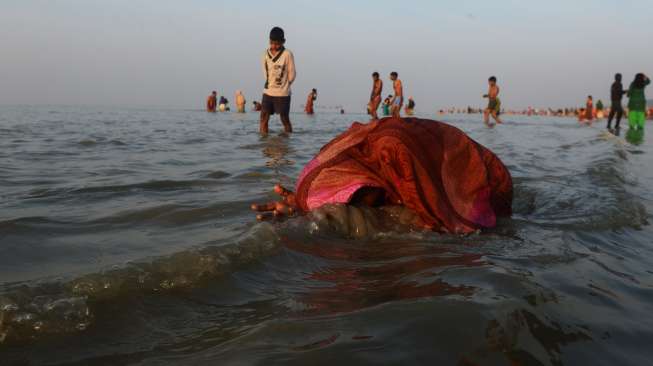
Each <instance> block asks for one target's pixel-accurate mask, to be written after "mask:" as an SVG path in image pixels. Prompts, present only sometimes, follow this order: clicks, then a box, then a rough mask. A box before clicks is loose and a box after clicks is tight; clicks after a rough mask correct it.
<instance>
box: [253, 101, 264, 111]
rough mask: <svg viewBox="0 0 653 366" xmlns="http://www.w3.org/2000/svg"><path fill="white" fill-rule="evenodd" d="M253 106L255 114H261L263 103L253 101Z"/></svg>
mask: <svg viewBox="0 0 653 366" xmlns="http://www.w3.org/2000/svg"><path fill="white" fill-rule="evenodd" d="M252 104H253V105H254V109H253V111H254V112H260V111H261V109H262V106H261V103H259V102H257V101H253V102H252Z"/></svg>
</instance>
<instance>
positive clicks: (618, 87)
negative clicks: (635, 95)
mask: <svg viewBox="0 0 653 366" xmlns="http://www.w3.org/2000/svg"><path fill="white" fill-rule="evenodd" d="M624 94H626V92H625V91H624V86H623V85H622V84H621V74H616V75H615V76H614V83H612V87H611V88H610V100H611V101H612V104H610V114H609V115H608V126H607V127H608V130H611V129H612V119H613V118H614V117H615V115H616V116H617V120H616V122H615V125H614V128H615V129H617V130H618V129H619V124H620V123H621V117H623V115H624V107H623V105H622V104H621V100H622V99H623V97H624Z"/></svg>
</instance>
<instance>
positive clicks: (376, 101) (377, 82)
mask: <svg viewBox="0 0 653 366" xmlns="http://www.w3.org/2000/svg"><path fill="white" fill-rule="evenodd" d="M372 80H373V82H372V94H371V95H370V102H369V103H368V104H367V113H368V114H369V115H370V116H372V121H374V120H377V119H379V116H378V114H377V113H376V111H377V110H378V109H379V105H380V104H381V93H382V92H383V81H381V78H379V73H378V72H376V71H375V72H374V73H373V74H372Z"/></svg>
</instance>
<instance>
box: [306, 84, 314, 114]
mask: <svg viewBox="0 0 653 366" xmlns="http://www.w3.org/2000/svg"><path fill="white" fill-rule="evenodd" d="M316 99H317V89H313V90H311V92H310V93H308V98H307V99H306V107H305V108H304V112H306V114H313V113H315V111H314V110H313V103H314V102H315V100H316Z"/></svg>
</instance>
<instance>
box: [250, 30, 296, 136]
mask: <svg viewBox="0 0 653 366" xmlns="http://www.w3.org/2000/svg"><path fill="white" fill-rule="evenodd" d="M285 44H286V38H285V34H284V32H283V29H281V28H279V27H274V28H272V30H271V31H270V48H268V49H267V50H266V51H265V54H264V55H263V63H262V65H263V75H264V76H265V87H264V88H263V98H262V100H261V122H260V128H259V132H260V133H261V135H262V136H267V134H268V122H269V121H270V115H272V114H275V113H276V114H278V115H279V117H280V119H281V123H283V129H284V131H285V133H291V132H292V124H291V123H290V95H291V92H290V86H291V85H292V83H293V82H294V81H295V76H296V73H295V58H294V56H293V54H292V52H290V50H289V49H287V48H285Z"/></svg>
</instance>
